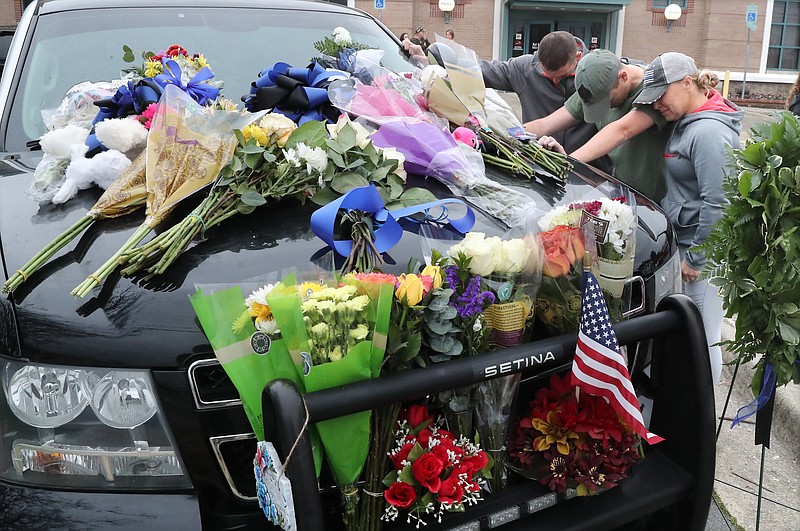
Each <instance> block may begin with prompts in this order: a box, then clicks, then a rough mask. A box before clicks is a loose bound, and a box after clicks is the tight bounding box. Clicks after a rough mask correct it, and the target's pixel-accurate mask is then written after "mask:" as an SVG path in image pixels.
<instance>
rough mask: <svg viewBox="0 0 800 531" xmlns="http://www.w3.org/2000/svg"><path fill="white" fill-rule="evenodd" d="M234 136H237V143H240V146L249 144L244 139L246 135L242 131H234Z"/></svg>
mask: <svg viewBox="0 0 800 531" xmlns="http://www.w3.org/2000/svg"><path fill="white" fill-rule="evenodd" d="M233 134H234V135H236V141H237V142H239V145H240V146H244V145H245V144H247V140H245V138H244V133H242V131H241V130H240V129H234V130H233Z"/></svg>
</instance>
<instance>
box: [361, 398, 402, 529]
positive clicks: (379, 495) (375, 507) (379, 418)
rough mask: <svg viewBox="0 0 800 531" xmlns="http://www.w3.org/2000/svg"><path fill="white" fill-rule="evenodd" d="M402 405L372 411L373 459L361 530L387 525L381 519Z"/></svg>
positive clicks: (367, 475)
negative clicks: (389, 458)
mask: <svg viewBox="0 0 800 531" xmlns="http://www.w3.org/2000/svg"><path fill="white" fill-rule="evenodd" d="M399 412H400V404H399V403H392V404H389V405H387V406H383V407H380V408H377V409H373V410H372V424H371V425H370V445H369V455H368V456H367V462H366V464H365V467H364V496H362V497H361V502H360V505H359V508H358V510H359V515H360V522H359V524H360V528H359V529H362V530H364V531H379V530H380V529H381V527H382V524H383V521H382V520H381V516H383V513H384V511H385V509H386V500H385V499H384V497H383V491H384V489H385V485H384V484H383V479H384V478H385V477H386V473H387V471H388V470H387V466H388V462H389V460H388V457H387V455H388V454H389V450H390V449H391V446H392V444H393V443H394V437H393V436H392V435H393V434H394V429H395V428H396V426H397V415H398V413H399Z"/></svg>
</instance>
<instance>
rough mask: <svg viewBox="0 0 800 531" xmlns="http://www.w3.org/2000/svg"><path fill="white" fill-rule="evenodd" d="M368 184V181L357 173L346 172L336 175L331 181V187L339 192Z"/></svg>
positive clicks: (345, 191) (342, 192)
mask: <svg viewBox="0 0 800 531" xmlns="http://www.w3.org/2000/svg"><path fill="white" fill-rule="evenodd" d="M367 185H369V182H368V181H367V180H366V179H364V178H363V177H362V176H360V175H358V174H357V173H353V172H348V173H342V174H339V175H337V176H336V177H334V178H333V181H331V188H333V189H334V190H335V191H337V192H339V193H340V194H344V193H347V192H349V191H350V190H352V189H354V188H361V187H362V186H367Z"/></svg>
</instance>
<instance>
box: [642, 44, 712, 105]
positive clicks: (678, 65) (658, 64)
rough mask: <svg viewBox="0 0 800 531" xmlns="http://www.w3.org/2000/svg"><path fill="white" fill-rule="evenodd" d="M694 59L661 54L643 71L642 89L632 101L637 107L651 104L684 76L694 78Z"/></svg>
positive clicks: (672, 54)
mask: <svg viewBox="0 0 800 531" xmlns="http://www.w3.org/2000/svg"><path fill="white" fill-rule="evenodd" d="M696 75H697V65H695V64H694V59H692V58H691V57H689V56H688V55H684V54H682V53H678V52H667V53H662V54H661V55H659V56H658V57H656V58H655V59H653V62H652V63H650V64H649V65H647V67H646V68H645V69H644V88H643V89H642V92H640V93H639V95H638V96H637V97H636V100H635V101H634V103H635V104H637V105H647V104H649V103H653V102H654V101H656V100H657V99H658V98H660V97H661V96H663V95H664V93H665V92H666V91H667V88H669V86H670V84H672V83H675V82H676V81H680V80H681V79H683V78H685V77H686V76H696Z"/></svg>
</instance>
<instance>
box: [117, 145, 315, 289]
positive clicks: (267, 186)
mask: <svg viewBox="0 0 800 531" xmlns="http://www.w3.org/2000/svg"><path fill="white" fill-rule="evenodd" d="M250 148H251V150H252V149H257V148H255V147H254V146H251V147H250ZM263 157H264V162H263V163H262V164H261V165H260V166H258V167H256V168H250V167H245V168H244V169H242V170H241V171H238V172H236V173H234V174H233V175H230V176H229V175H228V174H227V173H226V172H225V171H223V172H222V174H221V175H220V177H218V178H217V180H216V181H215V182H214V184H213V185H212V187H211V190H210V191H209V194H208V196H206V198H205V199H204V200H203V202H202V203H200V205H199V206H198V207H197V208H195V209H194V210H193V211H192V212H191V213H190V214H189V215H188V216H186V217H185V218H184V219H183V220H182V221H180V222H179V223H178V224H177V225H173V226H172V227H170V228H169V229H167V230H166V231H164V232H162V233H161V234H159V235H158V236H156V237H155V238H153V239H152V240H150V241H148V242H147V243H145V244H144V245H142V246H140V247H137V248H135V249H128V251H126V252H125V253H124V254H123V255H122V256H120V259H119V261H120V263H122V264H123V265H124V266H125V267H124V268H123V270H122V274H123V275H125V276H131V275H134V274H136V273H139V272H140V271H142V270H146V271H147V273H148V275H147V276H146V278H148V279H149V278H152V277H153V276H155V275H160V274H162V273H164V272H165V271H166V270H167V268H168V267H169V266H170V265H172V263H173V262H175V260H176V259H177V258H178V257H179V256H180V255H181V254H182V253H183V252H184V251H185V250H186V249H187V248H188V247H189V244H190V243H191V242H192V241H193V240H194V239H195V238H196V237H197V236H198V235H202V234H203V233H204V232H205V231H206V230H208V229H210V228H211V227H214V226H216V225H219V224H220V223H222V222H223V221H225V220H226V219H228V218H230V217H232V216H235V215H237V214H249V213H251V212H253V211H254V210H255V209H256V207H258V206H261V205H264V204H266V203H267V201H268V200H280V199H282V198H284V197H289V196H295V195H298V194H302V193H303V191H304V190H306V189H309V188H310V187H312V186H314V185H315V184H316V182H317V176H315V175H310V174H309V173H308V172H307V171H306V169H305V168H304V167H299V168H295V167H293V166H292V165H291V164H290V163H288V162H281V163H278V164H275V163H274V161H275V160H276V157H275V155H273V154H272V153H271V152H270V151H268V150H265V151H263Z"/></svg>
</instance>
